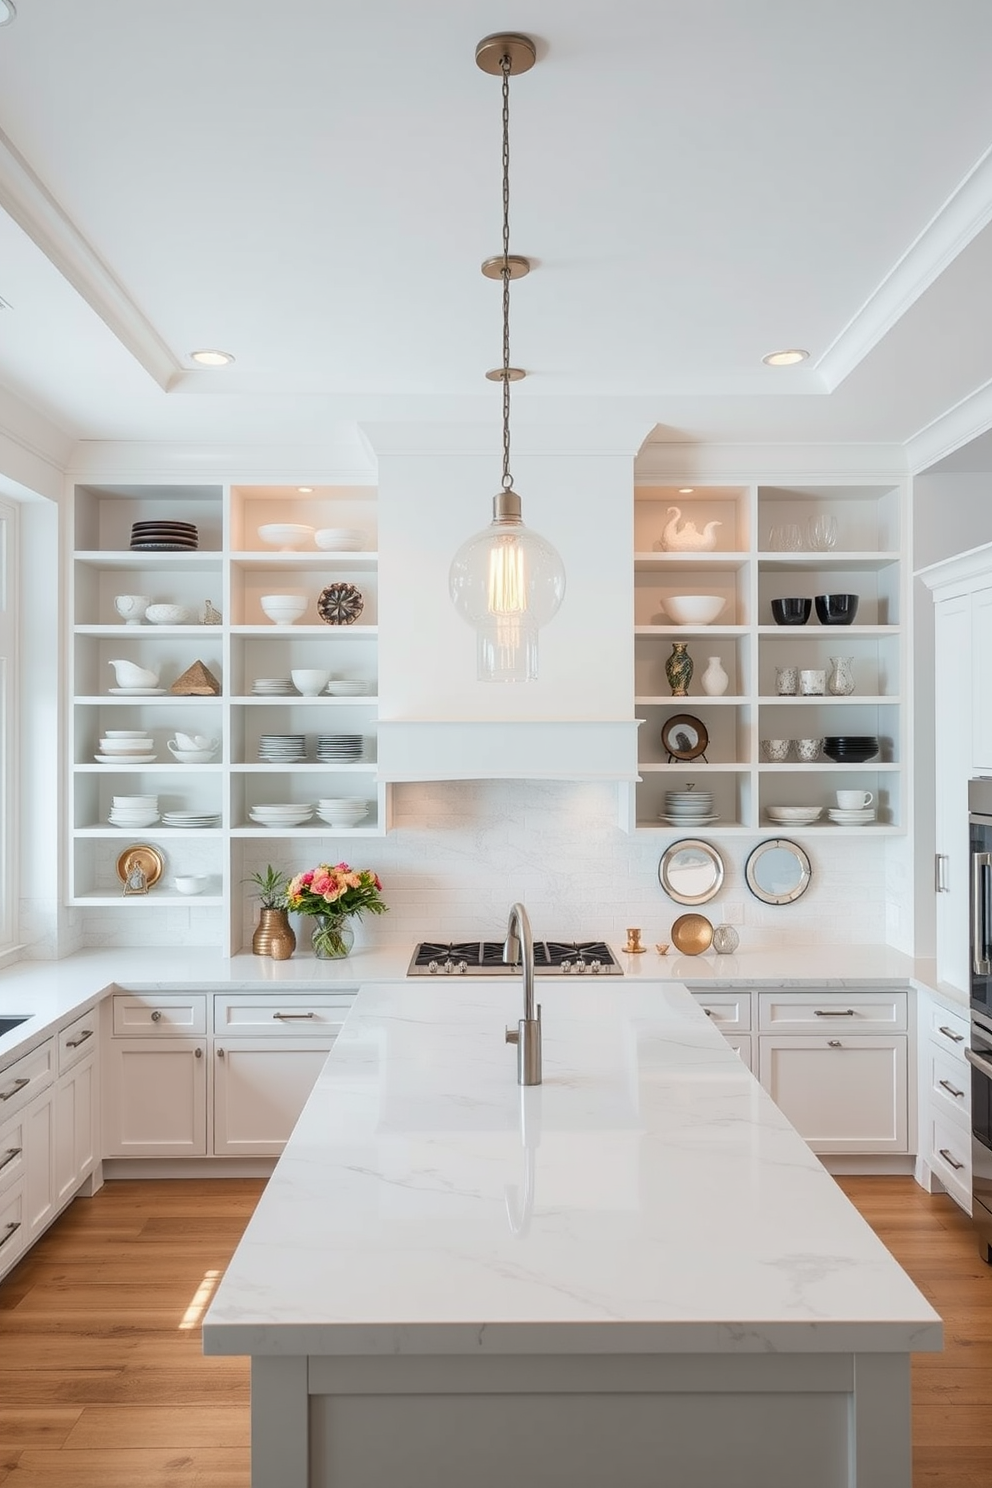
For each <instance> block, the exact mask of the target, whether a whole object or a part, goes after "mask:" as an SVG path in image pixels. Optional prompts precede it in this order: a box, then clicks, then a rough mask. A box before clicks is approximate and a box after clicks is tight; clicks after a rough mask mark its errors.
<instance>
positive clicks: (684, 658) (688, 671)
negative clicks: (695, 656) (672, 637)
mask: <svg viewBox="0 0 992 1488" xmlns="http://www.w3.org/2000/svg"><path fill="white" fill-rule="evenodd" d="M687 645H688V642H687V641H673V642H672V654H671V656H670V657H669V658H668V660H667V661H666V662H665V676H666V677H667V678H668V685H669V687H670V688H671V689H672V697H686V696H687V695H688V692H689V683H690V682H691V681H692V657H691V656H690V655H689V653H688V651H687V650H686V646H687Z"/></svg>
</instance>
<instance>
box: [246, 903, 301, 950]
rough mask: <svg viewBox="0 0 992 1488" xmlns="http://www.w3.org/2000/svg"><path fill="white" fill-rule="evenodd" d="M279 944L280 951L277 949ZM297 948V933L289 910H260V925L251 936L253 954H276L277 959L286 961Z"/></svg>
mask: <svg viewBox="0 0 992 1488" xmlns="http://www.w3.org/2000/svg"><path fill="white" fill-rule="evenodd" d="M277 946H278V951H277V950H276V949H275V948H276V947H277ZM287 947H288V949H287ZM295 950H296V933H295V931H294V930H293V927H292V925H291V924H290V923H289V910H288V909H263V910H260V911H259V916H258V925H257V926H256V927H255V933H254V935H253V936H252V938H251V951H252V955H253V956H275V958H276V960H277V961H286V960H288V958H289V957H290V956H291V955H292V954H293V952H294V951H295Z"/></svg>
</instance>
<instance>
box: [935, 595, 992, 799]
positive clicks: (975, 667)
mask: <svg viewBox="0 0 992 1488" xmlns="http://www.w3.org/2000/svg"><path fill="white" fill-rule="evenodd" d="M971 644H972V670H971V675H972V679H973V680H972V685H971V689H970V691H971V698H972V708H973V724H972V738H973V746H972V748H973V754H972V765H973V769H972V771H971V774H973V775H992V695H990V688H989V679H990V678H992V670H990V669H992V589H978V590H976V591H975V593H974V594H973V595H972V596H971ZM937 667H938V670H939V669H940V652H939V651H938V653H937ZM937 770H938V773H939V771H940V754H939V752H938V754H937Z"/></svg>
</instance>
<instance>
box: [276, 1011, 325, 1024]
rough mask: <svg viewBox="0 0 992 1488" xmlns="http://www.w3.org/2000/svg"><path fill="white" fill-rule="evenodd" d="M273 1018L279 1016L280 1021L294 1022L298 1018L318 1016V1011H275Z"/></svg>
mask: <svg viewBox="0 0 992 1488" xmlns="http://www.w3.org/2000/svg"><path fill="white" fill-rule="evenodd" d="M272 1016H273V1018H278V1020H279V1022H280V1023H292V1022H293V1020H294V1019H296V1018H316V1016H317V1014H316V1013H313V1012H311V1013H273V1014H272Z"/></svg>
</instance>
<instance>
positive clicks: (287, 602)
mask: <svg viewBox="0 0 992 1488" xmlns="http://www.w3.org/2000/svg"><path fill="white" fill-rule="evenodd" d="M260 603H261V606H262V611H263V613H264V614H265V615H267V616H268V618H269V619H270V620H271V621H272V623H273V625H293V624H294V623H295V622H296V621H297V620H299V618H300V616H301V615H302V614H303V613H304V611H305V610H306V607H307V605H308V603H309V601H308V600H307V599H306V598H305V597H301V596H300V595H299V594H263V595H262V598H261V600H260Z"/></svg>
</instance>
